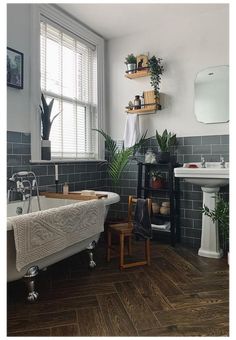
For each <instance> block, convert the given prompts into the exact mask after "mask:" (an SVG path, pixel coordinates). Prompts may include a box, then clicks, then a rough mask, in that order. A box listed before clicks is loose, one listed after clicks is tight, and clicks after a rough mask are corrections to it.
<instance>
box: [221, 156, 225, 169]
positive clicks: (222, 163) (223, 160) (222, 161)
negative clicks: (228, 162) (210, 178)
mask: <svg viewBox="0 0 236 340" xmlns="http://www.w3.org/2000/svg"><path fill="white" fill-rule="evenodd" d="M220 167H221V168H225V159H224V157H221V158H220Z"/></svg>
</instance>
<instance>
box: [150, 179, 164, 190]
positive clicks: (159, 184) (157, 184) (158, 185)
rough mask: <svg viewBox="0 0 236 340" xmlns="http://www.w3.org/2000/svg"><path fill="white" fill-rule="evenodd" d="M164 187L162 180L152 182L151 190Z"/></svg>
mask: <svg viewBox="0 0 236 340" xmlns="http://www.w3.org/2000/svg"><path fill="white" fill-rule="evenodd" d="M163 186H164V182H163V180H162V179H157V180H155V181H154V180H152V188H153V189H161V188H163Z"/></svg>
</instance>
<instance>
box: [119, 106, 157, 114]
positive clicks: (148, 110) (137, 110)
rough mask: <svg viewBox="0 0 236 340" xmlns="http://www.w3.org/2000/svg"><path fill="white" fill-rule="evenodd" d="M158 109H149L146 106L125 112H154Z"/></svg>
mask: <svg viewBox="0 0 236 340" xmlns="http://www.w3.org/2000/svg"><path fill="white" fill-rule="evenodd" d="M157 110H158V107H157V108H156V109H150V108H148V107H146V108H143V109H134V110H126V112H127V113H141V114H142V113H154V112H156V111H157Z"/></svg>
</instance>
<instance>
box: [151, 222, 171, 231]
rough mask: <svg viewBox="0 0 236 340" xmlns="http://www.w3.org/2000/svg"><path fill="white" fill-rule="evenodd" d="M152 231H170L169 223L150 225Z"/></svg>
mask: <svg viewBox="0 0 236 340" xmlns="http://www.w3.org/2000/svg"><path fill="white" fill-rule="evenodd" d="M152 229H153V230H165V231H169V230H170V222H165V223H164V224H152Z"/></svg>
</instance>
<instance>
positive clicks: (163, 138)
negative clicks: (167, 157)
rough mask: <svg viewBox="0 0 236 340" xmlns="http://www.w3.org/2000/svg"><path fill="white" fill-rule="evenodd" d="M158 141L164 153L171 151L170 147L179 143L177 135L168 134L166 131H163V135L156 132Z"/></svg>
mask: <svg viewBox="0 0 236 340" xmlns="http://www.w3.org/2000/svg"><path fill="white" fill-rule="evenodd" d="M156 140H157V143H158V145H159V147H160V149H161V151H162V152H166V151H169V149H170V146H172V145H175V144H176V142H177V141H176V134H172V133H171V132H167V130H166V129H165V130H164V131H163V133H162V135H160V134H159V133H158V132H157V131H156Z"/></svg>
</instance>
